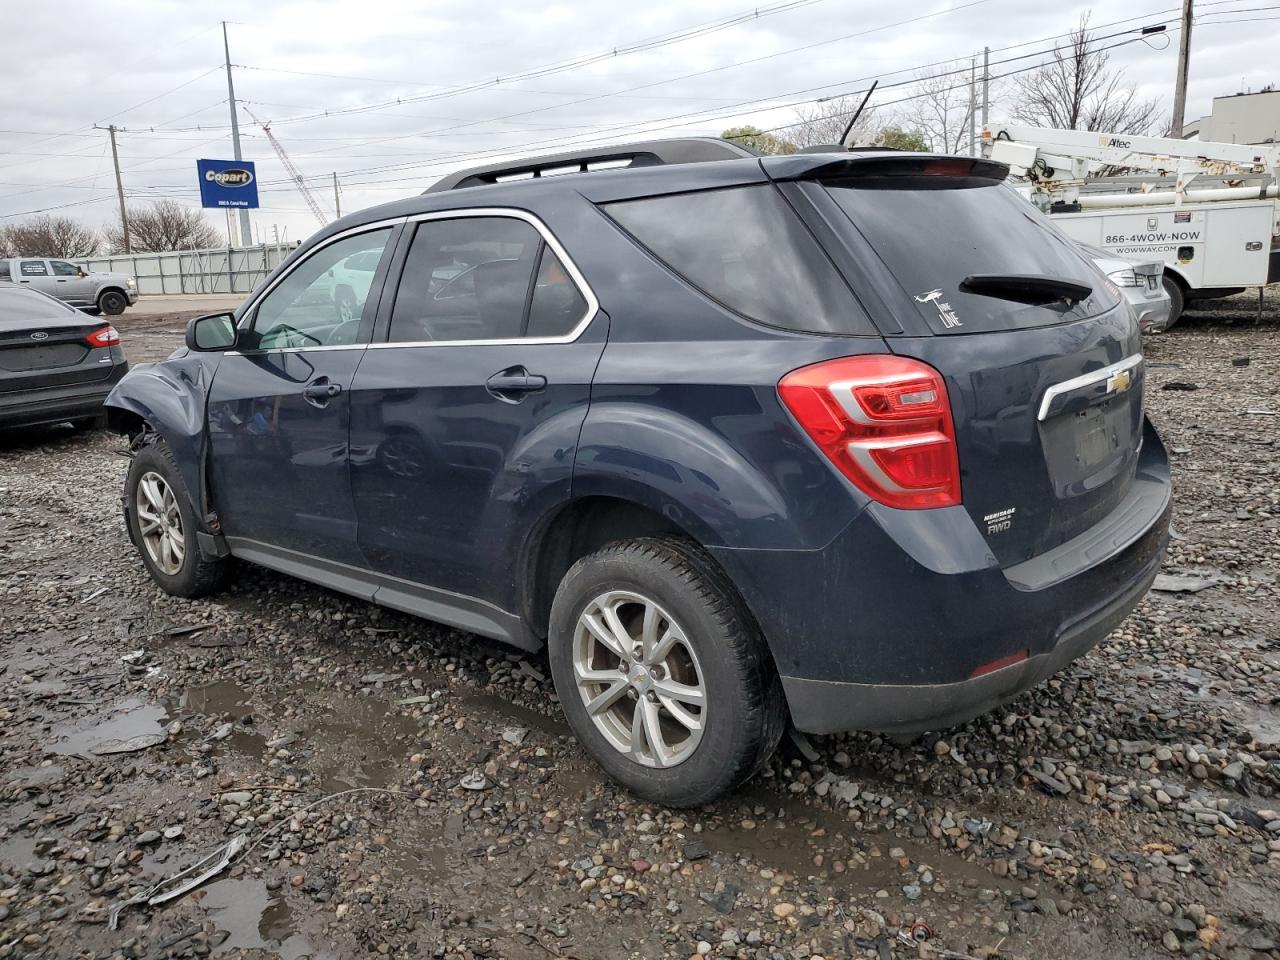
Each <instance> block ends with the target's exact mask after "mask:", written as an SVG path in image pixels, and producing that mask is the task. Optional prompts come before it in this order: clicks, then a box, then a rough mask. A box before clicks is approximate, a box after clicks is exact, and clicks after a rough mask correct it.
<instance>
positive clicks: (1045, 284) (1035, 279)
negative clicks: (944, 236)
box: [960, 273, 1093, 305]
mask: <svg viewBox="0 0 1280 960" xmlns="http://www.w3.org/2000/svg"><path fill="white" fill-rule="evenodd" d="M960 289H961V290H963V291H964V292H965V293H976V294H979V295H980V296H984V297H999V298H1000V299H1002V300H1014V301H1017V302H1018V303H1034V304H1048V303H1056V302H1057V301H1059V300H1062V301H1065V302H1066V303H1068V304H1072V305H1074V304H1077V303H1079V302H1080V301H1081V300H1084V299H1085V298H1086V297H1088V296H1089V295H1090V294H1092V293H1093V287H1091V286H1089V285H1088V284H1087V283H1077V282H1076V281H1074V280H1064V279H1062V278H1061V277H1043V276H1038V275H1036V274H1029V273H973V274H970V275H969V276H967V277H965V278H964V279H963V280H961V281H960Z"/></svg>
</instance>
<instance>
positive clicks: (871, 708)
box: [782, 517, 1167, 733]
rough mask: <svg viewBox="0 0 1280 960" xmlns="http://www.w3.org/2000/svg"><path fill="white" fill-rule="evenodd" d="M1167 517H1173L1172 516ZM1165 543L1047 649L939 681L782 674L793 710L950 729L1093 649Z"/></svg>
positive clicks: (816, 717)
mask: <svg viewBox="0 0 1280 960" xmlns="http://www.w3.org/2000/svg"><path fill="white" fill-rule="evenodd" d="M1165 523H1166V524H1167V517H1166V519H1165ZM1162 553H1163V549H1162V550H1161V552H1160V553H1159V554H1156V555H1155V556H1153V557H1152V558H1151V560H1150V562H1149V564H1148V566H1147V568H1146V569H1145V570H1144V571H1143V573H1142V574H1141V575H1140V576H1139V577H1138V579H1137V580H1135V581H1132V582H1130V583H1128V584H1125V585H1124V590H1123V592H1121V593H1119V594H1118V595H1116V596H1113V597H1110V598H1108V601H1107V602H1106V603H1105V604H1104V605H1103V606H1102V608H1101V609H1098V610H1095V611H1093V612H1092V613H1090V614H1089V615H1088V616H1086V617H1084V618H1083V619H1082V620H1080V621H1078V622H1076V623H1074V624H1072V625H1070V626H1069V627H1066V628H1065V629H1063V630H1062V631H1061V632H1060V634H1059V636H1058V638H1057V640H1056V641H1055V643H1054V644H1053V646H1052V647H1051V648H1050V649H1049V650H1048V651H1046V652H1044V653H1040V654H1037V655H1035V656H1032V657H1028V658H1027V659H1026V660H1023V661H1021V662H1019V663H1015V664H1012V665H1011V666H1007V667H1003V668H1001V669H999V670H994V671H992V672H991V673H986V674H983V675H981V676H977V677H970V678H968V679H966V680H957V681H955V682H953V683H935V684H919V685H905V684H887V683H884V684H871V683H839V682H832V681H829V680H807V679H803V678H800V677H783V678H782V686H783V690H784V691H785V692H786V695H787V702H788V703H789V704H790V705H791V718H792V721H793V722H794V723H795V725H796V727H797V728H798V729H800V730H803V731H805V732H806V733H836V732H839V731H842V730H877V731H881V732H885V733H922V732H923V731H925V730H945V729H946V728H947V727H952V726H955V725H956V724H960V723H964V722H965V721H967V720H972V719H973V718H974V717H977V716H981V715H982V714H984V713H986V712H987V711H989V710H993V709H995V708H996V707H998V706H1000V705H1001V704H1003V703H1007V702H1009V701H1010V700H1012V699H1014V698H1015V697H1017V696H1018V695H1019V694H1021V693H1023V692H1025V691H1027V690H1029V689H1030V688H1031V687H1034V686H1035V685H1036V684H1038V683H1040V682H1041V681H1044V680H1047V679H1048V678H1049V677H1051V676H1053V675H1054V674H1055V673H1057V672H1058V671H1059V670H1062V669H1063V668H1064V667H1066V666H1067V665H1068V664H1069V663H1071V661H1073V660H1075V659H1076V658H1078V657H1081V656H1083V655H1084V654H1086V653H1088V652H1089V651H1090V650H1091V649H1093V647H1094V646H1096V645H1097V644H1098V643H1099V642H1100V641H1101V640H1102V639H1103V638H1104V637H1106V635H1107V634H1108V633H1110V632H1111V631H1112V630H1113V629H1115V627H1116V626H1117V625H1118V624H1119V623H1120V622H1121V621H1122V620H1124V618H1125V617H1126V616H1128V614H1129V611H1131V610H1132V609H1133V608H1134V607H1135V606H1136V605H1137V603H1138V601H1139V600H1141V599H1142V597H1143V596H1144V595H1145V594H1146V592H1147V590H1148V589H1150V587H1151V582H1152V581H1153V580H1154V579H1155V576H1156V571H1157V570H1158V569H1159V567H1160V559H1161V554H1162Z"/></svg>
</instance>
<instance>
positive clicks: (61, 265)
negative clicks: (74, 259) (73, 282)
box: [49, 260, 80, 277]
mask: <svg viewBox="0 0 1280 960" xmlns="http://www.w3.org/2000/svg"><path fill="white" fill-rule="evenodd" d="M49 266H51V267H53V275H54V276H55V277H78V276H80V268H79V267H77V266H76V265H75V264H74V263H67V261H65V260H51V261H50V262H49Z"/></svg>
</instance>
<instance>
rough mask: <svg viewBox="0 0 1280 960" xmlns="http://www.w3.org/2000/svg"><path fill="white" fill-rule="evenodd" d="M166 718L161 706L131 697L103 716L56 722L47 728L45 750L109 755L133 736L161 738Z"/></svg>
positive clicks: (94, 755) (65, 754)
mask: <svg viewBox="0 0 1280 960" xmlns="http://www.w3.org/2000/svg"><path fill="white" fill-rule="evenodd" d="M167 719H168V713H167V712H166V711H165V708H164V707H160V706H156V705H155V704H150V703H143V702H142V701H141V700H135V699H132V698H130V699H128V700H123V701H121V702H120V703H118V704H116V705H115V707H114V709H113V712H112V714H111V715H110V716H109V717H107V718H106V719H103V718H102V715H101V714H99V715H96V716H88V717H81V718H80V719H78V720H73V721H70V722H68V723H60V724H56V725H55V726H54V727H53V728H52V729H51V730H50V731H49V737H50V742H49V743H48V744H47V745H46V750H47V751H48V752H49V753H56V754H60V755H62V756H81V757H96V756H101V755H104V754H109V753H112V752H116V751H118V750H119V749H120V748H121V747H123V746H124V745H125V744H126V743H127V741H130V740H133V739H135V738H140V737H157V736H158V737H160V738H161V739H162V740H163V738H164V722H165V721H166V720H167Z"/></svg>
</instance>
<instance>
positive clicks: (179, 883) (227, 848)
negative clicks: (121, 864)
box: [107, 833, 249, 930]
mask: <svg viewBox="0 0 1280 960" xmlns="http://www.w3.org/2000/svg"><path fill="white" fill-rule="evenodd" d="M248 843H249V837H248V836H247V835H246V834H243V833H241V834H237V835H236V836H234V837H232V838H231V839H230V840H228V841H227V842H226V843H224V844H223V845H222V846H220V847H218V849H216V850H214V851H213V853H211V854H209V855H208V856H206V857H205V858H204V859H202V860H197V861H196V862H195V863H193V864H191V866H189V867H187V868H186V869H184V870H179V871H178V872H177V873H175V874H173V875H172V876H169V877H165V878H164V879H163V880H158V881H156V882H155V883H153V884H152V885H151V886H149V887H147V889H145V890H143V891H142V892H141V893H138V894H135V895H134V896H132V897H130V898H129V899H128V900H125V901H122V902H121V903H118V904H116V905H115V906H114V907H112V908H111V912H110V914H109V915H108V918H107V926H108V927H110V928H111V929H112V930H115V929H116V928H117V926H118V925H119V923H120V914H121V913H123V912H124V911H125V910H127V909H128V908H129V907H132V906H135V905H137V904H140V903H145V904H146V905H147V906H149V907H155V906H159V905H160V904H162V903H167V902H168V901H170V900H173V899H175V898H176V897H180V896H182V895H183V894H185V893H190V892H191V891H192V890H194V889H195V888H196V887H198V886H200V884H202V883H204V882H205V881H206V880H208V879H209V878H210V877H215V876H217V875H218V874H220V873H221V872H222V871H223V870H225V869H227V867H229V866H231V861H232V860H234V859H235V858H236V857H237V856H238V855H239V854H240V852H241V851H242V850H244V849H245V847H246V846H247V845H248Z"/></svg>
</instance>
